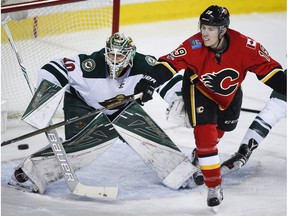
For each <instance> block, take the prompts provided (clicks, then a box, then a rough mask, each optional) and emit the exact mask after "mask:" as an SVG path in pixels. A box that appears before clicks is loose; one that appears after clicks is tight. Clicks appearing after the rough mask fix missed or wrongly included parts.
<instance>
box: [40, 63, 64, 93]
mask: <svg viewBox="0 0 288 216" xmlns="http://www.w3.org/2000/svg"><path fill="white" fill-rule="evenodd" d="M42 69H44V70H46V71H47V72H49V73H51V74H52V75H54V76H55V78H56V79H57V80H58V81H59V83H60V84H61V86H62V87H64V86H65V85H66V84H67V83H68V79H67V75H66V76H64V75H63V74H62V73H61V72H60V71H59V70H57V69H56V68H55V67H54V66H53V65H52V64H46V65H44V66H43V67H42Z"/></svg>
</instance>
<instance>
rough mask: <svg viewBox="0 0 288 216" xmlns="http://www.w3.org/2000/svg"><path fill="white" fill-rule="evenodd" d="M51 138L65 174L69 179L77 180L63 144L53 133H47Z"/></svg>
mask: <svg viewBox="0 0 288 216" xmlns="http://www.w3.org/2000/svg"><path fill="white" fill-rule="evenodd" d="M47 135H48V138H49V140H50V141H51V142H52V148H53V151H54V154H55V156H56V157H57V160H58V161H59V163H60V165H61V167H62V170H63V171H64V175H65V176H66V177H67V181H75V178H74V175H73V173H72V171H71V169H70V166H69V164H68V162H67V160H66V157H65V156H64V153H63V151H62V149H61V146H60V145H59V144H58V143H57V137H56V136H55V135H54V134H52V133H47Z"/></svg>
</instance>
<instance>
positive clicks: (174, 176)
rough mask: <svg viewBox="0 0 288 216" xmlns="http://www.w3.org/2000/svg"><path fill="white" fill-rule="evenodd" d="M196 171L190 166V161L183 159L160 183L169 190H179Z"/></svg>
mask: <svg viewBox="0 0 288 216" xmlns="http://www.w3.org/2000/svg"><path fill="white" fill-rule="evenodd" d="M196 171H197V170H196V168H194V167H193V166H192V165H191V161H190V160H189V159H188V158H185V159H184V160H183V161H182V162H181V163H180V164H179V165H178V166H177V167H176V168H175V169H174V170H173V171H172V172H170V173H169V175H168V176H166V177H165V178H164V179H163V181H162V183H163V184H164V185H166V186H167V187H169V188H171V189H179V188H180V187H181V186H182V185H183V183H184V182H186V181H187V180H188V179H189V178H190V177H191V176H192V175H193V174H194V173H195V172H196Z"/></svg>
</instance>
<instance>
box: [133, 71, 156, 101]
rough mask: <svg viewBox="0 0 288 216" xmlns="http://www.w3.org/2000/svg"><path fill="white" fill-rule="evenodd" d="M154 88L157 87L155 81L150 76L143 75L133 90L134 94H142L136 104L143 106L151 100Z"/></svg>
mask: <svg viewBox="0 0 288 216" xmlns="http://www.w3.org/2000/svg"><path fill="white" fill-rule="evenodd" d="M156 87H158V85H157V81H156V79H155V78H153V77H152V76H150V75H144V76H143V78H142V79H141V80H140V81H139V82H138V83H137V85H136V86H135V89H134V94H138V93H140V92H142V93H143V96H142V97H141V98H140V99H138V100H137V102H138V103H139V104H140V105H142V106H143V104H144V103H145V102H147V101H149V100H152V98H153V93H154V90H155V88H156Z"/></svg>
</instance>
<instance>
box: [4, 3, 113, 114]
mask: <svg viewBox="0 0 288 216" xmlns="http://www.w3.org/2000/svg"><path fill="white" fill-rule="evenodd" d="M112 12H113V0H97V1H96V0H88V1H84V2H76V3H69V4H63V5H56V6H50V7H43V8H37V9H30V10H27V11H19V12H13V13H8V16H7V14H4V15H5V16H7V17H4V18H6V20H5V21H4V22H6V24H7V25H8V28H9V30H10V32H11V35H12V37H13V40H14V42H15V47H16V49H17V51H18V53H19V57H20V61H21V64H22V66H23V67H24V68H25V69H26V71H27V74H28V76H29V79H30V80H31V83H32V85H33V86H35V85H36V83H37V72H38V70H39V69H40V68H41V67H42V66H43V65H44V64H46V63H48V62H49V61H50V60H52V59H55V58H58V57H61V58H62V57H66V56H67V57H69V56H71V55H75V54H79V53H87V54H90V53H92V52H94V51H96V50H99V49H101V48H102V47H104V46H105V41H106V38H107V37H109V36H110V34H111V32H112V19H113V15H112ZM17 20H19V21H17ZM2 23H3V14H2ZM1 52H2V56H1V101H5V106H6V108H7V110H8V119H9V118H19V117H21V116H22V114H23V112H24V111H25V109H26V108H27V106H28V104H29V102H30V100H31V99H32V94H31V92H30V90H29V87H28V85H27V83H26V80H25V78H24V76H23V73H22V70H21V67H20V66H19V64H18V60H17V58H16V55H15V52H14V51H13V49H12V47H11V45H10V43H9V41H8V37H7V34H6V32H5V30H4V28H3V26H1ZM2 103H3V102H2ZM58 114H60V113H59V112H58ZM60 115H61V114H60Z"/></svg>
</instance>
